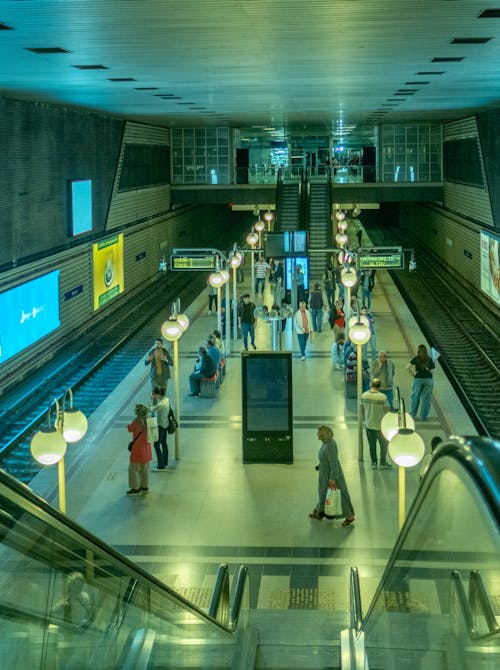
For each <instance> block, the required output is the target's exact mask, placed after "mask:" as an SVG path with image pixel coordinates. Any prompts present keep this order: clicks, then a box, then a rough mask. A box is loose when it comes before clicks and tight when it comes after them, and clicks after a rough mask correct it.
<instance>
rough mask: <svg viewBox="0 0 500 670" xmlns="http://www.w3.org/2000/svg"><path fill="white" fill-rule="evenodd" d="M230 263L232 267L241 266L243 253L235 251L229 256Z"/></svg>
mask: <svg viewBox="0 0 500 670" xmlns="http://www.w3.org/2000/svg"><path fill="white" fill-rule="evenodd" d="M229 265H230V266H231V268H233V269H235V268H239V267H240V265H241V254H237V253H233V254H232V255H231V257H230V258H229Z"/></svg>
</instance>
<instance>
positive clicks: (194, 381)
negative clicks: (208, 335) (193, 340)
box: [189, 346, 215, 396]
mask: <svg viewBox="0 0 500 670" xmlns="http://www.w3.org/2000/svg"><path fill="white" fill-rule="evenodd" d="M198 364H199V365H198ZM214 374H215V361H214V359H213V358H212V357H211V356H209V355H208V353H207V350H206V347H203V346H201V347H200V348H199V349H198V361H197V365H196V368H195V369H194V370H193V372H192V373H191V374H190V375H189V388H190V389H191V393H190V394H189V395H190V396H197V395H200V381H201V380H202V379H205V378H208V379H210V377H213V376H214Z"/></svg>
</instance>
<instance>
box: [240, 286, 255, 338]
mask: <svg viewBox="0 0 500 670" xmlns="http://www.w3.org/2000/svg"><path fill="white" fill-rule="evenodd" d="M241 297H242V299H243V302H240V303H239V305H238V320H239V325H240V327H241V335H242V337H243V348H244V350H245V351H248V336H249V335H250V343H251V345H252V347H253V349H257V347H256V346H255V323H256V321H257V319H256V318H255V304H254V303H253V302H250V294H249V293H244V294H243V295H242V296H241Z"/></svg>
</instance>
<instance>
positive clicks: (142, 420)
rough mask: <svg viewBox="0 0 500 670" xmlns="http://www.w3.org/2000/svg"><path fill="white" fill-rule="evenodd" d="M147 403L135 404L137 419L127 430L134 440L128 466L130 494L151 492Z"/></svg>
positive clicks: (150, 457)
mask: <svg viewBox="0 0 500 670" xmlns="http://www.w3.org/2000/svg"><path fill="white" fill-rule="evenodd" d="M147 416H148V408H147V407H146V405H141V404H137V405H136V406H135V419H134V420H133V421H132V423H129V425H128V426H127V430H128V432H129V433H132V436H133V438H134V439H133V440H132V442H131V443H130V444H129V449H130V462H129V466H128V485H129V487H130V488H129V490H128V491H127V495H128V496H137V495H141V493H149V463H150V462H151V459H152V455H151V445H150V444H149V442H148V438H147V427H146V418H147Z"/></svg>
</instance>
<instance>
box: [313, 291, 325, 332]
mask: <svg viewBox="0 0 500 670" xmlns="http://www.w3.org/2000/svg"><path fill="white" fill-rule="evenodd" d="M324 305H325V303H324V302H323V291H322V290H321V287H320V285H319V284H314V289H313V290H312V291H311V293H310V295H309V309H310V310H311V318H312V325H313V330H314V332H315V333H321V325H322V323H323V307H324Z"/></svg>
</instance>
